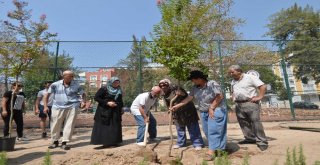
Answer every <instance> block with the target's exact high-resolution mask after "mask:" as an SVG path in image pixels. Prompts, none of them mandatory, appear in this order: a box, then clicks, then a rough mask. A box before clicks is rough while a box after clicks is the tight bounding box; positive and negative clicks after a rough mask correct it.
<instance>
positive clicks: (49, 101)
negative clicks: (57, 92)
mask: <svg viewBox="0 0 320 165" xmlns="http://www.w3.org/2000/svg"><path fill="white" fill-rule="evenodd" d="M47 93H48V89H43V90H41V91H39V92H38V95H37V97H38V98H40V105H43V97H44V95H45V94H47ZM52 104H53V95H50V97H49V100H48V106H52Z"/></svg>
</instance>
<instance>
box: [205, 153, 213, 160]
mask: <svg viewBox="0 0 320 165" xmlns="http://www.w3.org/2000/svg"><path fill="white" fill-rule="evenodd" d="M213 159H214V155H210V154H205V156H204V158H203V160H205V161H213Z"/></svg>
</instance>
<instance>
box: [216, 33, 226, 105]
mask: <svg viewBox="0 0 320 165" xmlns="http://www.w3.org/2000/svg"><path fill="white" fill-rule="evenodd" d="M218 53H219V62H220V80H221V82H220V83H221V89H222V92H223V100H224V104H225V107H227V98H226V89H225V85H224V76H223V75H224V71H223V63H222V53H221V40H220V39H218Z"/></svg>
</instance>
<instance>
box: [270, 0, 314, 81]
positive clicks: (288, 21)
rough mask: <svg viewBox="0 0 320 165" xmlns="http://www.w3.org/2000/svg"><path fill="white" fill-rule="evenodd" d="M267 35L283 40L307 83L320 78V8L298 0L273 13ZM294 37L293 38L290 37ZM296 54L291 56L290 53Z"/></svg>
mask: <svg viewBox="0 0 320 165" xmlns="http://www.w3.org/2000/svg"><path fill="white" fill-rule="evenodd" d="M267 26H268V28H269V32H268V33H267V35H269V36H271V37H272V38H274V39H275V40H279V41H281V44H283V46H284V53H285V54H286V60H287V61H288V62H289V63H291V64H292V65H294V66H295V69H294V75H295V77H296V78H298V79H300V80H302V82H304V83H306V82H307V81H308V80H310V79H313V80H315V82H316V83H319V82H320V65H319V64H320V58H319V57H320V40H319V39H320V29H319V27H320V12H319V11H314V10H313V8H312V7H310V6H306V7H305V8H302V7H300V6H298V5H297V4H294V5H293V6H292V7H290V8H288V9H286V10H284V9H282V10H281V11H279V12H277V13H275V14H273V15H272V16H271V17H270V23H269V24H268V25H267ZM287 40H292V41H287ZM291 53H292V54H293V55H292V56H289V54H291Z"/></svg>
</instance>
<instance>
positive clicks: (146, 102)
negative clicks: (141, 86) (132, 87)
mask: <svg viewBox="0 0 320 165" xmlns="http://www.w3.org/2000/svg"><path fill="white" fill-rule="evenodd" d="M156 101H157V99H156V98H151V96H150V93H149V92H145V93H141V94H139V95H138V96H137V97H136V98H135V99H134V101H133V102H132V105H131V107H130V110H131V113H132V114H133V115H141V113H140V111H139V108H140V107H142V106H143V107H144V112H145V113H148V112H149V111H150V108H151V107H152V106H153V105H154V104H155V102H156Z"/></svg>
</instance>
